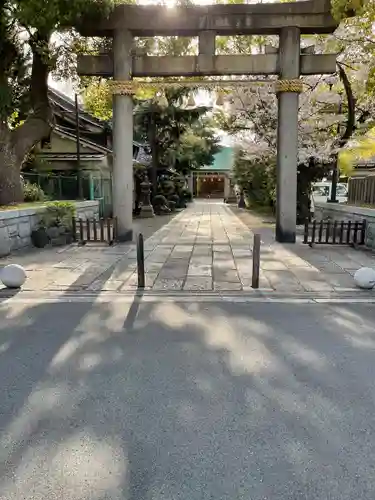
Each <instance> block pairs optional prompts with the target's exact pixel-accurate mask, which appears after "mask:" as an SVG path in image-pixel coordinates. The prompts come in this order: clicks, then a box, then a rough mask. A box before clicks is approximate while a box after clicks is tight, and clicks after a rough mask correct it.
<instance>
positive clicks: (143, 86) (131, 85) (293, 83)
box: [109, 79, 303, 95]
mask: <svg viewBox="0 0 375 500" xmlns="http://www.w3.org/2000/svg"><path fill="white" fill-rule="evenodd" d="M109 84H110V87H111V91H112V93H113V94H115V95H135V94H136V93H137V92H139V91H141V90H149V91H154V92H165V91H166V90H168V89H179V88H192V89H194V88H202V89H206V90H213V91H216V92H217V93H218V94H219V95H221V94H222V92H223V89H235V88H241V87H242V88H257V87H258V88H259V87H260V86H262V87H266V88H268V90H269V91H270V92H274V93H276V94H278V93H280V92H295V93H301V92H303V81H302V80H300V79H295V80H277V81H275V80H274V81H270V80H178V81H177V80H167V79H166V80H154V81H140V80H132V81H121V80H112V81H110V82H109Z"/></svg>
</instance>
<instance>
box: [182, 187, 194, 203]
mask: <svg viewBox="0 0 375 500" xmlns="http://www.w3.org/2000/svg"><path fill="white" fill-rule="evenodd" d="M182 196H183V198H184V200H185V201H187V202H189V201H192V200H193V194H192V192H191V191H189V190H188V189H184V190H183V191H182Z"/></svg>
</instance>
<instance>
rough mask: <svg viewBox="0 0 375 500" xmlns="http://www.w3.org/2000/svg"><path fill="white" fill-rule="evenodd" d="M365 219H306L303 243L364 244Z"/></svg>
mask: <svg viewBox="0 0 375 500" xmlns="http://www.w3.org/2000/svg"><path fill="white" fill-rule="evenodd" d="M365 239H366V221H365V220H363V221H333V222H332V221H323V220H321V221H316V220H314V221H313V222H311V223H310V222H309V221H308V220H306V223H305V230H304V235H303V243H305V244H307V245H310V246H313V245H315V244H318V245H319V244H320V245H322V244H324V245H351V246H356V245H364V244H365Z"/></svg>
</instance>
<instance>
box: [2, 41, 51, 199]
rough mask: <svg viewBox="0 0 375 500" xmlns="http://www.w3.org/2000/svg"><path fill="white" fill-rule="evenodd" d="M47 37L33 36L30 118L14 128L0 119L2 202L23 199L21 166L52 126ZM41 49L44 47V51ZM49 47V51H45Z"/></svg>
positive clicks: (31, 42)
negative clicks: (10, 127) (11, 128)
mask: <svg viewBox="0 0 375 500" xmlns="http://www.w3.org/2000/svg"><path fill="white" fill-rule="evenodd" d="M48 39H49V37H48V36H47V35H46V36H44V37H42V36H40V35H38V33H36V34H35V35H34V38H33V39H32V40H30V45H31V48H32V51H33V62H32V70H31V87H30V97H31V109H30V110H29V115H28V117H27V119H26V120H25V121H24V122H23V123H22V124H21V125H19V126H18V127H16V128H15V129H13V130H10V129H9V128H8V124H7V123H6V120H4V121H3V122H1V121H0V205H9V204H11V203H19V202H22V201H23V192H22V185H21V179H20V173H21V168H22V165H23V162H24V161H25V158H26V156H27V155H28V153H29V152H30V151H31V150H32V149H33V147H34V146H35V145H36V144H38V143H39V142H40V141H41V140H42V139H43V138H45V137H47V136H48V135H49V133H50V130H51V124H52V112H51V109H50V106H49V101H48V74H49V66H48V59H46V53H48ZM42 49H45V50H44V52H43V50H42ZM46 51H47V52H46Z"/></svg>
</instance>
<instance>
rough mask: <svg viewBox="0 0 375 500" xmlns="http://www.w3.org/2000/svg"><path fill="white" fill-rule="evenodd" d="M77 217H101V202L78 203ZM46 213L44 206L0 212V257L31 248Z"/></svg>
mask: <svg viewBox="0 0 375 500" xmlns="http://www.w3.org/2000/svg"><path fill="white" fill-rule="evenodd" d="M74 204H75V207H76V214H77V217H81V218H82V219H86V218H93V217H97V218H98V217H99V201H97V200H94V201H76V202H74ZM44 212H45V207H44V206H43V205H41V206H38V207H32V208H22V209H17V210H2V211H0V257H4V256H5V255H8V254H9V253H11V252H12V251H13V250H19V249H21V248H27V247H31V246H32V243H31V231H32V230H33V229H34V228H35V226H36V225H37V224H38V222H39V221H40V218H41V216H42V215H43V213H44Z"/></svg>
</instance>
